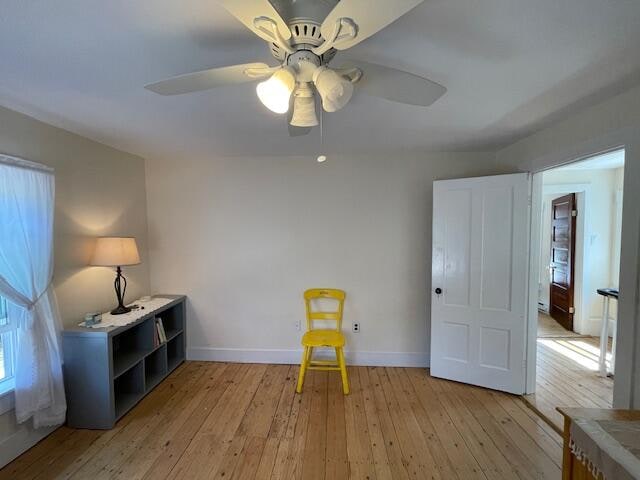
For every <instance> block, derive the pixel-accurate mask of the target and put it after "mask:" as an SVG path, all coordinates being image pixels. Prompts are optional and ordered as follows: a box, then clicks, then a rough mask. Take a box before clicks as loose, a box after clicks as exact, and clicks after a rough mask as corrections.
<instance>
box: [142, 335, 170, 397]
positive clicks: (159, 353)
mask: <svg viewBox="0 0 640 480" xmlns="http://www.w3.org/2000/svg"><path fill="white" fill-rule="evenodd" d="M166 376H167V345H166V344H162V345H160V347H158V348H157V349H156V350H154V351H153V352H152V353H150V354H149V355H147V357H146V358H145V359H144V385H145V391H147V392H148V391H149V390H152V389H153V387H155V386H156V385H158V383H160V382H161V381H162V379H163V378H164V377H166Z"/></svg>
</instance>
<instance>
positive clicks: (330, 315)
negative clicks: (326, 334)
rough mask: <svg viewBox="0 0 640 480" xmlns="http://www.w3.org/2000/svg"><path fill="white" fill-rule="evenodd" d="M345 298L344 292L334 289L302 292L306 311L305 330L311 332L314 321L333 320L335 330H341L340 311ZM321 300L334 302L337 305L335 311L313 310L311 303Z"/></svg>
mask: <svg viewBox="0 0 640 480" xmlns="http://www.w3.org/2000/svg"><path fill="white" fill-rule="evenodd" d="M346 296H347V294H346V293H345V292H344V290H338V289H336V288H311V289H309V290H307V291H306V292H304V305H305V308H306V311H307V330H313V321H314V320H325V321H326V320H334V321H335V322H336V330H337V331H340V330H342V309H343V307H344V299H345V297H346ZM321 298H330V299H333V300H336V302H337V304H338V308H337V310H331V311H326V310H321V311H320V310H313V305H312V301H313V300H317V299H321Z"/></svg>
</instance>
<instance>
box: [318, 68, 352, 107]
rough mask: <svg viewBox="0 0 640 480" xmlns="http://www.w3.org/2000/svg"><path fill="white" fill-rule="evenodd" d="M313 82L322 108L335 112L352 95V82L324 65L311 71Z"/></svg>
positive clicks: (347, 101)
mask: <svg viewBox="0 0 640 480" xmlns="http://www.w3.org/2000/svg"><path fill="white" fill-rule="evenodd" d="M313 83H314V84H315V86H316V90H318V93H319V94H320V98H322V108H324V109H325V110H326V111H327V112H335V111H338V110H340V109H341V108H342V107H344V106H345V105H346V104H347V103H349V100H350V99H351V95H353V84H352V83H351V81H350V80H349V79H347V78H345V77H343V76H342V75H339V74H338V73H336V72H335V71H334V70H331V69H330V68H327V67H325V66H322V67H318V68H317V69H316V71H315V72H313Z"/></svg>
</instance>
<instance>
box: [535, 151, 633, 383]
mask: <svg viewBox="0 0 640 480" xmlns="http://www.w3.org/2000/svg"><path fill="white" fill-rule="evenodd" d="M616 150H625V147H624V145H622V146H617V147H614V148H610V149H607V150H604V151H600V152H596V153H591V154H588V155H584V156H580V157H577V158H574V159H572V160H569V161H566V162H564V163H559V164H557V165H553V166H549V167H547V168H544V169H542V170H538V171H536V172H533V174H532V180H531V208H530V211H531V216H530V219H531V226H530V228H529V232H530V235H531V237H530V239H529V246H530V249H529V251H530V255H529V272H528V273H529V275H528V278H529V285H528V300H527V301H528V308H527V340H526V341H527V345H526V366H525V369H526V372H525V378H526V385H525V393H526V394H530V393H535V390H536V373H537V372H536V361H537V340H538V283H539V280H540V260H541V258H540V254H541V249H542V213H543V212H542V200H543V195H546V194H547V193H549V194H555V193H558V194H568V193H576V194H577V195H576V203H577V209H578V218H577V219H576V248H575V253H576V257H575V262H576V264H575V277H576V284H575V286H574V295H575V301H574V303H575V306H576V314H575V315H574V329H575V330H577V329H578V328H577V327H576V325H580V329H581V330H583V331H584V330H585V329H587V328H588V326H589V325H588V324H589V311H590V309H589V291H590V290H589V289H590V288H591V287H590V285H589V280H588V278H587V277H588V275H586V274H587V273H588V270H585V266H587V268H588V262H589V260H590V256H591V248H590V241H589V236H590V232H591V225H590V223H589V218H588V216H587V215H586V214H585V213H586V212H588V211H589V207H590V202H591V201H592V195H591V185H590V184H586V183H574V184H571V183H565V184H556V185H547V186H546V187H545V186H544V185H543V178H542V177H543V174H544V172H545V171H548V170H553V169H555V168H558V167H561V166H563V165H569V164H571V163H575V162H580V161H582V160H587V159H589V158H593V157H597V156H598V155H603V154H606V153H608V152H612V151H616ZM623 201H624V200H623ZM579 244H580V245H579ZM621 246H622V245H621ZM614 382H615V380H614Z"/></svg>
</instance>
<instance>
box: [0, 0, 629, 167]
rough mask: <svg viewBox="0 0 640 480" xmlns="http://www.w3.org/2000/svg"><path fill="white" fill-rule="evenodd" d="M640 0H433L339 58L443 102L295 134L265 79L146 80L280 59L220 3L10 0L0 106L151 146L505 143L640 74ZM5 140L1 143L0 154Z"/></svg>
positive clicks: (365, 107) (211, 149) (330, 120)
mask: <svg viewBox="0 0 640 480" xmlns="http://www.w3.org/2000/svg"><path fill="white" fill-rule="evenodd" d="M638 45H640V2H639V1H638V0H535V1H531V0H483V1H478V0H426V1H425V2H424V3H423V4H421V5H420V6H419V7H417V8H416V9H415V10H414V11H412V12H411V13H410V14H409V15H407V16H405V17H403V18H401V19H400V20H398V21H397V22H395V23H394V24H392V25H391V26H389V27H388V28H387V29H385V30H383V31H381V32H379V33H378V34H377V35H375V36H374V37H371V38H370V39H368V40H365V41H364V42H362V43H361V44H360V45H358V46H356V47H354V48H353V49H351V50H348V51H346V52H340V53H338V55H340V56H342V58H348V57H353V58H359V59H362V60H368V61H373V62H378V63H382V64H386V65H389V66H393V67H397V68H401V69H405V70H408V71H411V72H414V73H417V74H420V75H424V76H427V77H429V78H431V79H432V80H434V81H436V82H438V83H441V84H443V85H445V86H446V87H447V88H448V93H447V94H446V95H445V96H444V97H443V98H442V99H441V100H439V101H438V102H437V103H436V104H434V105H433V106H432V107H430V108H426V109H425V108H420V107H412V106H406V105H399V104H394V103H390V102H388V101H386V100H382V99H378V98H373V97H367V96H365V95H364V94H356V95H355V96H354V98H353V100H352V102H351V103H350V105H348V106H347V107H346V108H345V109H343V110H342V111H340V112H337V113H333V114H325V117H324V119H325V122H324V145H323V146H320V138H319V135H318V129H316V130H315V132H313V133H312V134H311V135H309V136H307V137H301V138H289V136H288V134H287V128H286V124H285V120H284V119H283V118H281V117H278V116H277V115H275V114H272V113H270V112H268V111H267V110H266V109H265V108H264V107H263V106H262V105H261V104H260V103H259V101H258V100H257V98H256V96H255V93H254V90H253V87H252V86H251V85H250V84H249V85H240V86H233V87H225V88H223V89H218V90H212V91H207V92H201V93H196V94H189V95H185V96H177V97H162V96H159V95H156V94H153V93H151V92H149V91H146V90H145V89H143V88H142V86H143V85H144V84H146V83H149V82H152V81H156V80H160V79H163V78H166V77H168V76H172V75H176V74H180V73H185V72H190V71H194V70H200V69H204V68H209V67H214V66H223V65H228V64H234V63H241V62H249V61H267V62H268V63H272V61H273V59H272V58H271V57H270V55H269V54H268V50H267V48H266V45H265V44H264V43H263V42H262V41H261V40H260V39H258V38H257V37H255V36H254V35H253V34H252V33H251V32H249V31H248V30H246V29H245V28H244V27H243V26H242V25H241V24H240V23H239V22H238V21H237V20H235V19H234V18H233V17H232V16H230V15H229V14H228V13H227V12H226V11H225V10H223V9H222V8H221V7H219V6H218V5H216V2H215V1H214V0H173V1H171V0H135V1H131V0H109V1H105V0H100V1H98V0H55V1H51V0H29V1H25V0H2V5H1V7H0V104H3V105H5V106H8V107H10V108H14V109H16V110H20V111H23V112H24V113H27V114H30V115H32V116H35V117H37V118H40V119H42V120H44V121H47V122H49V123H53V124H55V125H58V126H61V127H63V128H66V129H68V130H71V131H74V132H77V133H80V134H82V135H85V136H88V137H90V138H93V139H96V140H99V141H102V142H104V143H106V144H109V145H113V146H115V147H118V148H121V149H123V150H126V151H130V152H133V153H138V154H140V155H143V156H145V157H153V156H159V155H162V156H165V155H178V156H180V155H193V156H202V157H207V156H210V155H212V154H225V155H254V154H268V155H277V154H305V153H318V152H319V151H323V152H329V153H331V152H342V153H344V152H359V153H366V152H386V151H398V150H401V149H410V150H473V149H493V148H496V147H499V146H502V145H505V144H507V143H509V142H511V141H513V140H514V139H516V138H519V137H521V136H523V135H525V134H528V133H530V132H532V131H534V130H536V129H538V128H541V127H542V126H543V125H545V124H546V123H548V122H550V121H551V120H553V119H555V118H558V117H559V116H562V115H565V114H567V113H569V112H571V111H573V110H576V109H577V108H578V107H580V106H584V105H587V104H590V103H595V102H596V101H598V100H601V99H603V98H605V97H608V96H609V95H612V94H615V93H618V92H620V91H623V90H625V89H627V88H629V87H631V86H633V85H635V84H637V83H640V53H639V52H640V49H639V48H638ZM1 149H2V146H1V145H0V151H1Z"/></svg>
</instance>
